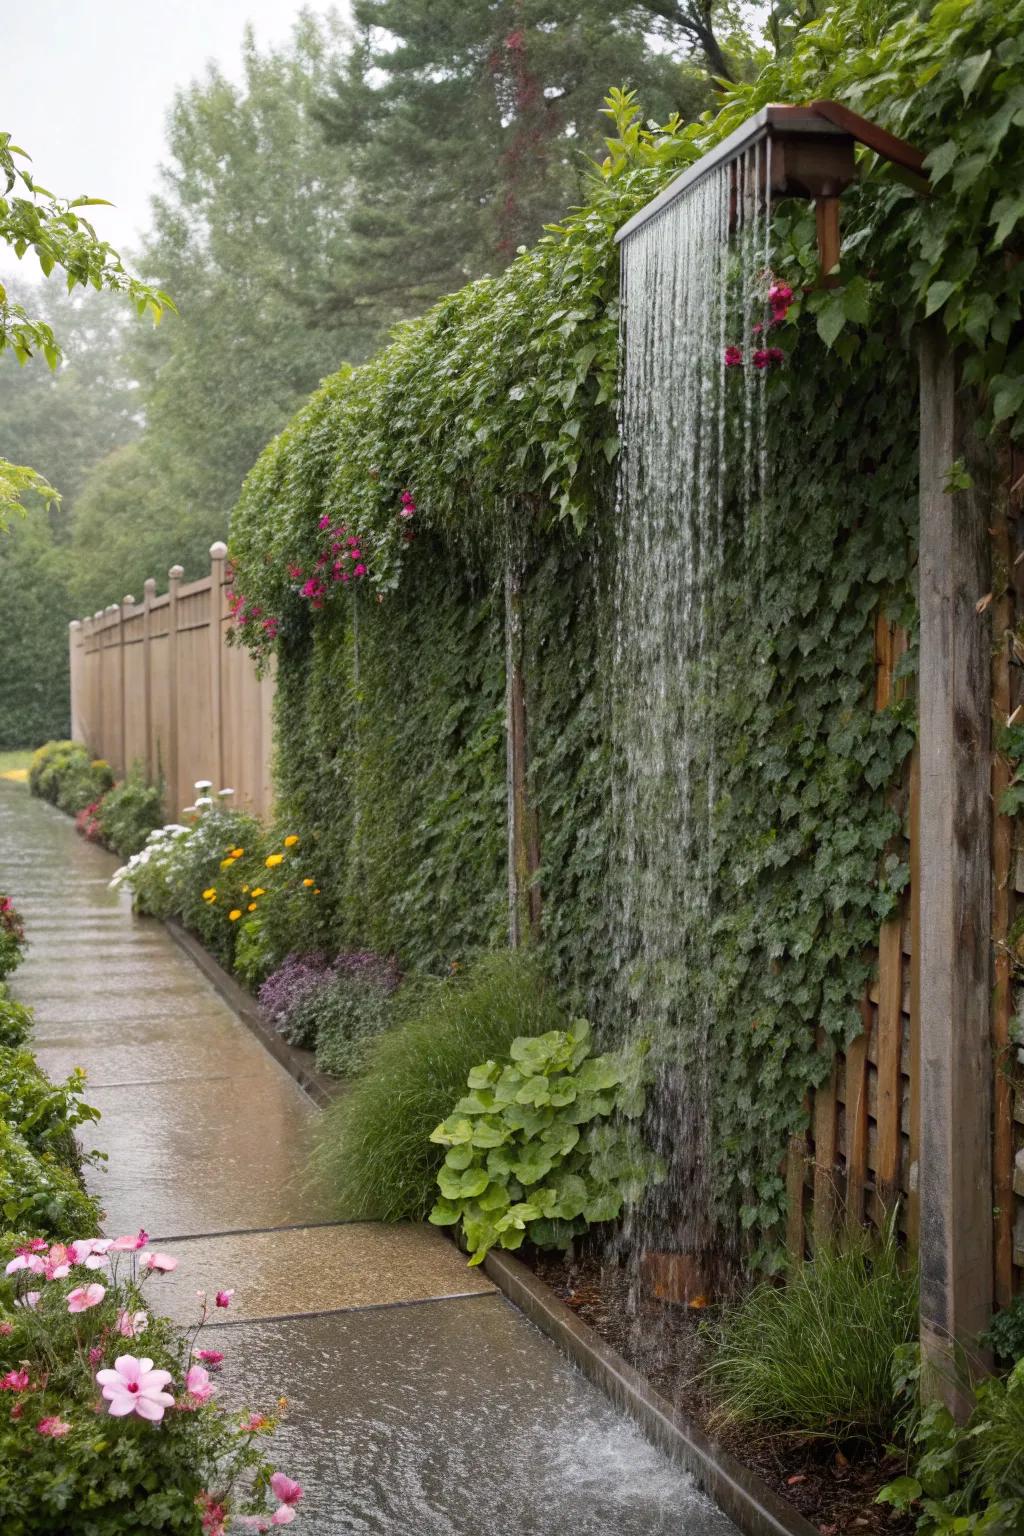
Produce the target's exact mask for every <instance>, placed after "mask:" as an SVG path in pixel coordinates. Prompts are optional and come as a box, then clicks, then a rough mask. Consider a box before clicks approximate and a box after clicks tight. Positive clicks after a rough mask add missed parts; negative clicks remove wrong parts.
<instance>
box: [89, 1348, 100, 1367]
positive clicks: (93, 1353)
mask: <svg viewBox="0 0 1024 1536" xmlns="http://www.w3.org/2000/svg"><path fill="white" fill-rule="evenodd" d="M102 1359H103V1350H102V1348H101V1347H100V1345H99V1344H94V1345H93V1347H92V1349H90V1351H89V1364H90V1365H99V1363H100V1361H101V1360H102Z"/></svg>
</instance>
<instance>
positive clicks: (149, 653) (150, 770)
mask: <svg viewBox="0 0 1024 1536" xmlns="http://www.w3.org/2000/svg"><path fill="white" fill-rule="evenodd" d="M155 596H156V580H155V578H154V577H152V576H147V578H146V581H145V585H144V586H143V589H142V686H143V689H144V690H145V695H146V697H145V701H144V705H143V708H144V712H145V742H146V782H147V783H148V784H155V783H156V779H157V773H158V767H157V753H156V745H155V743H154V741H153V599H154V597H155ZM164 810H165V811H167V812H169V806H166V805H165V806H164Z"/></svg>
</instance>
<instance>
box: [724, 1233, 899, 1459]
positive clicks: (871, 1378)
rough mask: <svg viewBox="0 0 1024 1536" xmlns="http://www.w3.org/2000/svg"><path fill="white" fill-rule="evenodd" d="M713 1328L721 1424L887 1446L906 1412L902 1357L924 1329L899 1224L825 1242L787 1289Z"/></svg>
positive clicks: (773, 1286) (761, 1296)
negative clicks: (900, 1390)
mask: <svg viewBox="0 0 1024 1536" xmlns="http://www.w3.org/2000/svg"><path fill="white" fill-rule="evenodd" d="M709 1331H710V1336H711V1340H712V1361H711V1365H710V1367H709V1369H708V1379H709V1381H710V1384H711V1388H712V1392H713V1395H714V1397H715V1399H716V1401H717V1418H718V1420H719V1422H720V1423H728V1424H743V1425H751V1426H757V1427H760V1428H764V1429H766V1430H770V1431H773V1432H776V1433H781V1434H784V1435H788V1436H792V1437H794V1438H797V1439H824V1440H830V1441H834V1442H836V1443H840V1444H841V1443H844V1442H849V1441H857V1440H862V1441H867V1442H870V1443H872V1444H876V1445H877V1444H881V1443H883V1442H884V1441H885V1439H886V1438H887V1437H888V1436H889V1435H890V1433H891V1431H892V1428H893V1424H894V1421H895V1416H896V1406H895V1400H894V1394H893V1366H894V1362H895V1360H896V1358H897V1352H898V1351H899V1350H900V1349H901V1348H902V1347H903V1346H904V1345H906V1344H908V1343H909V1342H910V1341H911V1340H912V1339H913V1338H914V1337H915V1335H916V1331H917V1277H916V1274H915V1271H914V1266H913V1264H912V1263H910V1262H909V1261H908V1260H907V1258H906V1256H905V1255H904V1254H903V1253H901V1251H900V1248H899V1243H898V1238H897V1232H896V1224H895V1221H894V1220H893V1219H891V1218H890V1220H889V1221H888V1222H887V1224H886V1228H885V1230H884V1232H883V1233H882V1234H881V1235H880V1236H879V1237H877V1238H874V1237H871V1236H869V1235H868V1234H866V1233H851V1234H849V1235H848V1236H846V1237H845V1238H843V1239H835V1240H832V1241H829V1242H821V1243H819V1244H818V1246H817V1249H816V1251H815V1254H814V1257H813V1258H812V1259H810V1260H808V1261H807V1262H805V1263H801V1264H798V1265H794V1266H792V1268H791V1269H790V1271H789V1273H788V1275H787V1277H786V1283H785V1284H781V1285H780V1284H777V1283H775V1282H774V1281H769V1280H766V1281H764V1282H763V1283H762V1284H760V1285H757V1286H755V1288H754V1289H753V1290H752V1291H750V1292H749V1293H748V1294H747V1295H746V1296H744V1297H743V1298H742V1299H741V1300H739V1301H737V1302H736V1303H735V1304H733V1305H731V1306H728V1307H726V1309H725V1311H724V1313H723V1315H722V1317H721V1319H720V1321H719V1323H718V1324H717V1325H716V1326H713V1327H711V1328H710V1330H709Z"/></svg>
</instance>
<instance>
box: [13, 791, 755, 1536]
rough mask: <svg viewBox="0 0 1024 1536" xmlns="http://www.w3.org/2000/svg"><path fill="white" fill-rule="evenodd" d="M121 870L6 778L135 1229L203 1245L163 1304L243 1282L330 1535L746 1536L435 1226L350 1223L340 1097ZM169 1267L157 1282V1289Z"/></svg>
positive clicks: (183, 1306) (246, 1384) (31, 967)
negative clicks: (345, 1219)
mask: <svg viewBox="0 0 1024 1536" xmlns="http://www.w3.org/2000/svg"><path fill="white" fill-rule="evenodd" d="M116 862H117V861H116V860H115V859H113V858H111V857H110V855H108V854H105V853H103V852H102V851H100V850H99V849H97V848H94V847H92V846H91V845H89V844H87V843H85V842H83V840H82V839H81V838H79V837H78V836H77V835H76V833H75V831H74V827H73V825H72V823H71V822H70V820H68V819H67V818H66V817H64V816H62V815H61V814H60V813H59V812H57V811H55V810H53V808H52V807H50V806H47V805H44V804H42V803H41V802H39V801H37V800H32V799H30V797H29V795H28V793H27V791H26V790H25V789H24V788H20V787H17V786H13V785H8V784H3V783H0V890H3V891H5V892H9V893H10V894H11V895H12V896H13V897H14V899H15V902H16V904H17V906H18V907H19V909H20V910H21V912H22V914H23V915H24V918H25V921H26V927H27V930H28V937H29V940H30V943H31V948H30V951H29V958H28V959H27V960H26V962H25V964H24V966H23V967H22V968H21V969H20V970H19V971H18V972H17V974H16V977H15V983H16V985H15V990H16V992H17V995H18V996H19V998H21V999H22V1000H23V1001H24V1002H26V1003H30V1004H31V1005H32V1006H33V1007H34V1008H35V1009H36V1036H35V1041H34V1047H35V1049H36V1051H37V1054H38V1056H39V1059H40V1063H41V1064H42V1065H43V1066H44V1067H45V1069H46V1070H47V1071H48V1072H50V1073H51V1074H53V1075H61V1074H63V1073H65V1072H67V1071H69V1070H70V1069H71V1068H72V1067H73V1066H83V1067H84V1068H85V1069H86V1071H87V1072H88V1075H89V1089H88V1093H87V1097H88V1098H89V1099H90V1101H91V1102H93V1103H95V1104H96V1105H97V1106H98V1107H99V1108H100V1109H101V1110H102V1111H103V1117H104V1118H103V1121H102V1122H101V1124H100V1126H99V1128H98V1134H97V1136H96V1144H97V1145H99V1146H101V1147H103V1148H104V1150H107V1151H108V1152H109V1153H110V1170H109V1172H108V1173H106V1174H104V1173H102V1172H99V1173H96V1174H95V1175H93V1176H92V1179H91V1182H92V1183H93V1185H94V1187H96V1188H97V1190H98V1191H99V1193H100V1196H101V1198H102V1200H103V1201H104V1203H105V1205H106V1207H107V1211H108V1221H107V1227H108V1230H109V1231H110V1232H121V1231H134V1230H136V1229H137V1228H138V1227H139V1226H140V1225H142V1224H143V1223H145V1225H146V1227H147V1229H148V1230H149V1231H150V1232H151V1233H152V1235H153V1237H154V1239H155V1240H157V1241H159V1242H160V1243H161V1244H162V1245H163V1246H164V1247H172V1245H173V1247H172V1251H173V1252H174V1253H175V1254H176V1255H177V1256H178V1258H179V1259H180V1265H179V1268H178V1270H177V1271H176V1272H175V1274H174V1275H173V1276H171V1277H168V1281H167V1283H166V1289H165V1290H164V1291H163V1293H162V1294H163V1297H164V1301H163V1305H164V1307H165V1308H166V1309H167V1310H168V1311H170V1312H171V1313H172V1314H173V1315H175V1316H179V1317H182V1318H184V1317H186V1316H188V1314H189V1311H190V1308H191V1300H192V1293H193V1292H194V1290H195V1289H198V1288H206V1289H211V1288H213V1286H215V1285H230V1286H233V1287H234V1288H235V1291H236V1298H235V1304H234V1306H233V1309H232V1312H231V1313H230V1314H228V1315H227V1316H226V1317H225V1319H224V1320H223V1321H221V1322H220V1323H219V1324H218V1325H217V1327H216V1329H215V1330H211V1335H213V1334H214V1333H215V1337H213V1336H211V1337H210V1343H211V1345H213V1344H214V1343H215V1344H216V1347H217V1348H219V1349H223V1351H224V1352H225V1354H226V1356H227V1359H226V1362H225V1367H224V1371H223V1373H222V1374H221V1376H220V1377H219V1378H218V1387H219V1390H220V1391H221V1393H222V1394H223V1396H224V1397H225V1399H226V1400H228V1401H231V1402H235V1403H238V1405H239V1406H242V1405H243V1404H245V1403H248V1402H250V1401H256V1400H258V1401H261V1402H266V1401H270V1402H273V1401H274V1400H275V1399H276V1397H277V1395H278V1394H279V1393H281V1392H283V1393H285V1394H286V1395H287V1397H288V1399H289V1411H288V1417H287V1419H286V1422H285V1424H284V1426H283V1427H282V1429H281V1431H280V1442H279V1443H280V1464H281V1466H282V1467H284V1468H285V1469H286V1470H287V1471H288V1472H289V1474H290V1475H292V1476H295V1477H297V1478H298V1479H299V1481H300V1482H302V1483H303V1485H304V1486H305V1487H306V1489H307V1494H306V1497H305V1499H304V1500H303V1504H302V1506H301V1507H302V1520H301V1523H299V1524H297V1525H296V1527H295V1528H296V1531H300V1530H301V1531H302V1532H306V1533H308V1536H334V1533H345V1536H347V1533H366V1536H507V1533H509V1532H515V1533H517V1536H565V1533H567V1532H569V1531H572V1532H575V1533H577V1536H600V1533H603V1532H607V1531H615V1532H616V1533H618V1536H669V1533H671V1536H735V1533H734V1528H733V1526H732V1525H731V1524H730V1522H729V1521H727V1520H726V1519H725V1517H724V1516H723V1515H722V1514H721V1513H720V1512H719V1511H718V1510H716V1509H715V1508H714V1507H713V1506H712V1505H711V1504H710V1503H709V1502H708V1501H707V1500H706V1499H704V1498H703V1497H702V1496H701V1495H700V1494H698V1493H697V1491H696V1490H695V1488H694V1486H693V1484H692V1483H691V1481H690V1480H689V1478H688V1477H687V1476H686V1475H685V1474H684V1473H682V1472H681V1471H680V1470H679V1469H678V1468H676V1467H674V1466H673V1465H672V1464H671V1463H670V1462H669V1461H668V1460H667V1459H666V1458H665V1457H663V1456H662V1455H661V1454H660V1452H658V1451H656V1450H655V1449H654V1448H653V1447H652V1446H651V1445H650V1444H649V1443H648V1442H647V1441H646V1440H645V1439H643V1437H642V1436H641V1435H640V1434H639V1432H638V1431H637V1430H636V1429H634V1428H633V1426H632V1425H631V1424H630V1423H628V1422H627V1421H626V1420H625V1419H623V1418H622V1417H621V1416H620V1415H619V1414H618V1412H617V1411H616V1410H615V1409H614V1408H613V1407H612V1405H611V1404H610V1403H609V1402H608V1401H607V1399H606V1398H605V1397H604V1396H603V1395H602V1394H601V1393H599V1392H598V1391H597V1389H596V1388H594V1387H592V1386H591V1385H590V1384H589V1383H588V1382H586V1381H585V1380H584V1379H583V1378H582V1377H581V1376H580V1375H579V1374H578V1373H577V1372H576V1371H575V1370H573V1369H572V1367H571V1366H570V1365H569V1364H568V1363H567V1362H566V1361H565V1360H564V1359H563V1357H562V1356H561V1355H560V1354H559V1353H558V1351H557V1350H556V1349H555V1347H554V1346H553V1345H552V1344H551V1343H550V1342H549V1341H548V1340H547V1339H545V1338H544V1337H543V1336H542V1335H541V1334H540V1333H539V1332H538V1331H537V1330H536V1329H535V1328H534V1327H533V1326H532V1325H531V1324H530V1323H528V1322H526V1320H525V1319H524V1318H523V1317H522V1315H521V1314H520V1313H519V1312H517V1311H516V1309H515V1308H514V1307H512V1306H511V1304H510V1303H508V1302H507V1301H506V1300H505V1299H504V1298H503V1297H502V1296H500V1295H499V1294H498V1293H497V1292H496V1291H495V1290H494V1288H493V1286H491V1284H490V1282H489V1281H488V1280H487V1279H486V1278H485V1277H484V1276H482V1275H481V1274H480V1273H479V1271H477V1270H469V1269H467V1267H466V1264H465V1261H464V1259H463V1258H462V1256H461V1255H460V1254H458V1253H457V1252H456V1250H455V1249H454V1248H453V1247H452V1245H451V1244H450V1243H448V1242H447V1241H446V1240H445V1239H444V1238H443V1237H441V1235H440V1234H439V1233H437V1232H436V1231H434V1230H433V1229H427V1228H412V1227H385V1226H380V1225H377V1224H369V1223H356V1224H352V1225H343V1224H335V1223H332V1222H331V1221H330V1217H331V1201H330V1192H329V1191H328V1190H326V1189H323V1188H320V1187H318V1186H317V1185H316V1184H315V1183H314V1182H312V1181H311V1180H310V1179H309V1178H308V1177H307V1176H306V1172H305V1165H306V1156H307V1150H308V1148H309V1145H310V1141H311V1136H312V1133H313V1127H314V1123H315V1117H316V1114H317V1111H316V1110H315V1109H314V1108H313V1106H312V1105H311V1104H310V1102H309V1101H308V1100H307V1099H306V1097H305V1095H304V1094H303V1093H302V1091H301V1090H300V1089H299V1088H298V1086H297V1085H296V1084H295V1083H294V1082H293V1081H292V1079H291V1078H290V1077H289V1076H288V1075H287V1073H286V1072H285V1071H284V1069H283V1068H282V1067H281V1066H279V1065H278V1063H277V1062H275V1061H274V1060H273V1059H272V1058H271V1057H270V1056H269V1055H268V1054H267V1053H266V1052H265V1051H264V1049H263V1048H262V1046H261V1045H260V1044H259V1043H258V1042H257V1041H256V1039H255V1038H254V1037H253V1036H252V1035H251V1034H250V1033H249V1032H248V1031H247V1030H246V1029H245V1027H244V1026H243V1025H242V1024H241V1023H239V1021H238V1020H237V1019H236V1018H235V1016H234V1014H233V1013H232V1012H231V1011H230V1009H229V1008H228V1007H227V1005H226V1004H225V1003H223V1002H222V1001H221V999H220V998H219V997H218V995H217V994H216V993H215V992H214V991H213V989H212V988H211V987H210V985H209V983H208V982H207V981H206V980H205V978H204V977H203V976H202V975H201V974H200V973H199V971H198V970H197V969H196V968H195V966H194V965H193V964H192V962H191V961H190V960H189V959H188V957H187V956H186V955H184V954H183V953H182V951H180V950H179V949H178V947H177V946H176V945H175V944H174V942H173V940H172V939H171V938H170V937H169V935H168V934H167V933H166V931H165V930H164V929H163V928H162V927H161V926H160V925H159V924H157V923H155V922H151V921H147V920H144V919H137V918H133V916H132V914H131V911H130V907H129V904H128V898H127V897H126V896H119V895H118V894H116V893H115V892H113V891H111V890H110V889H109V886H108V882H109V879H110V875H111V874H112V872H113V870H114V868H115V867H116ZM156 1283H157V1282H156V1281H154V1289H155V1285H156Z"/></svg>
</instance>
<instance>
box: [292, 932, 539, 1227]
mask: <svg viewBox="0 0 1024 1536" xmlns="http://www.w3.org/2000/svg"><path fill="white" fill-rule="evenodd" d="M395 1016H396V1023H395V1026H394V1028H393V1029H390V1030H388V1031H387V1032H386V1033H385V1034H383V1035H381V1036H380V1037H379V1038H378V1039H377V1040H375V1041H373V1042H372V1044H371V1045H370V1047H369V1049H368V1052H367V1058H366V1065H365V1069H364V1071H363V1074H362V1076H361V1077H359V1078H357V1079H356V1081H355V1082H354V1084H353V1085H352V1087H351V1089H350V1090H349V1092H348V1093H347V1094H346V1095H345V1097H344V1098H343V1099H341V1100H340V1101H339V1102H338V1103H336V1104H334V1105H332V1106H331V1107H330V1109H328V1110H327V1112H326V1113H325V1115H324V1116H323V1120H322V1126H321V1133H320V1134H321V1143H320V1148H319V1153H318V1162H319V1164H320V1166H321V1169H322V1171H323V1172H324V1173H325V1174H326V1176H327V1177H328V1178H329V1179H330V1180H331V1181H332V1182H333V1184H334V1187H335V1190H336V1192H337V1198H338V1206H339V1211H340V1212H341V1213H343V1214H344V1215H346V1216H349V1217H354V1218H360V1219H373V1220H381V1221H405V1220H410V1221H422V1220H423V1219H424V1218H425V1217H426V1215H427V1213H428V1212H429V1211H430V1209H431V1207H432V1205H433V1204H434V1199H435V1196H436V1179H437V1174H438V1170H439V1169H440V1167H441V1164H442V1162H443V1161H444V1152H443V1149H442V1148H441V1147H440V1146H438V1145H437V1143H436V1142H432V1141H431V1140H430V1133H431V1132H432V1131H433V1130H434V1129H435V1127H436V1126H437V1124H438V1123H439V1121H440V1120H442V1119H443V1118H444V1116H445V1115H446V1114H447V1113H448V1112H449V1110H450V1109H451V1107H452V1105H453V1104H454V1102H455V1100H456V1099H457V1098H458V1097H459V1095H460V1093H461V1092H462V1089H463V1087H464V1085H465V1082H466V1079H467V1077H468V1075H469V1073H470V1071H471V1070H472V1068H473V1067H474V1066H476V1064H477V1063H478V1062H480V1061H485V1060H487V1059H488V1058H491V1057H493V1058H496V1059H498V1058H501V1057H504V1056H507V1054H508V1051H509V1049H510V1047H511V1045H512V1042H513V1040H515V1039H516V1038H517V1037H518V1036H519V1035H523V1034H529V1033H534V1032H543V1031H544V1030H548V1029H558V1028H560V1027H564V1025H565V1023H566V1019H565V1017H564V1015H563V1013H562V1010H561V1008H560V1006H559V1004H558V1001H557V998H556V996H555V993H554V990H553V988H552V987H551V985H550V984H549V982H548V981H547V978H546V977H545V975H544V972H543V970H542V968H541V966H540V963H539V962H538V960H537V959H536V958H535V957H534V956H532V955H528V954H523V953H517V954H512V953H509V954H504V953H501V954H494V955H489V956H486V957H485V958H483V959H481V960H479V961H478V962H477V963H476V964H474V965H473V966H472V967H471V968H470V969H469V970H467V971H466V972H463V973H460V974H459V975H457V976H453V977H450V978H448V979H446V980H444V981H436V980H426V979H425V980H420V981H415V982H410V983H408V984H407V985H405V986H403V987H402V989H401V990H400V991H399V992H398V993H397V995H396V997H395Z"/></svg>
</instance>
